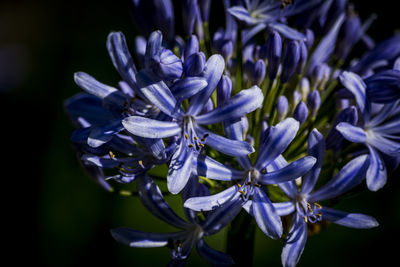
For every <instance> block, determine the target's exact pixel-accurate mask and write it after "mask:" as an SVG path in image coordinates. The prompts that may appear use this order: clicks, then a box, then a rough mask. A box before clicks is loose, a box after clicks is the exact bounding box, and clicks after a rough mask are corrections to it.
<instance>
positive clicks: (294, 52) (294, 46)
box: [281, 41, 300, 84]
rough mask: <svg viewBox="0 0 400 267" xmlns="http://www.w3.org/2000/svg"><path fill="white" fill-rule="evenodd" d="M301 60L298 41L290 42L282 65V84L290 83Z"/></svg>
mask: <svg viewBox="0 0 400 267" xmlns="http://www.w3.org/2000/svg"><path fill="white" fill-rule="evenodd" d="M299 60H300V45H299V43H298V42H297V41H290V42H289V43H288V45H287V47H286V50H285V56H284V58H283V63H282V74H281V83H282V84H284V83H286V82H288V81H289V80H290V79H291V78H292V77H293V75H294V74H295V71H296V68H297V65H298V63H299Z"/></svg>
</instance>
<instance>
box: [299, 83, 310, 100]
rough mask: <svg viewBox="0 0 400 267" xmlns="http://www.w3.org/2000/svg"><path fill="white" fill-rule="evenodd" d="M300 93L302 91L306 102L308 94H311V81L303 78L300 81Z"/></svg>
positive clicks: (302, 97)
mask: <svg viewBox="0 0 400 267" xmlns="http://www.w3.org/2000/svg"><path fill="white" fill-rule="evenodd" d="M300 91H301V99H302V100H303V101H306V99H307V96H308V94H309V93H310V81H309V80H308V79H307V78H306V77H303V78H302V79H301V81H300Z"/></svg>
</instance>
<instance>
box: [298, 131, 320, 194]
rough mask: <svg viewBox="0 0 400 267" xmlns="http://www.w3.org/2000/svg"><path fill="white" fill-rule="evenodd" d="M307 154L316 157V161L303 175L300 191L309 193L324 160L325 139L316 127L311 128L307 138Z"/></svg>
mask: <svg viewBox="0 0 400 267" xmlns="http://www.w3.org/2000/svg"><path fill="white" fill-rule="evenodd" d="M307 154H308V155H309V156H313V157H315V158H316V159H317V162H316V163H315V165H314V166H313V167H312V169H311V170H310V171H309V172H308V173H306V174H305V175H304V176H303V181H302V185H301V193H302V194H308V193H310V192H311V191H312V190H313V188H314V185H315V183H316V181H317V179H318V177H319V173H320V172H321V167H322V163H323V162H324V155H325V140H324V137H323V136H322V134H320V133H319V132H318V130H317V129H314V130H312V132H311V133H310V136H309V138H308V149H307Z"/></svg>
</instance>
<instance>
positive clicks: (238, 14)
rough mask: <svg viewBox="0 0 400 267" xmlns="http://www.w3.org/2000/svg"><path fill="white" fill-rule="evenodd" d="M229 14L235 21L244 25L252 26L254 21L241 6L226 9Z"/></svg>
mask: <svg viewBox="0 0 400 267" xmlns="http://www.w3.org/2000/svg"><path fill="white" fill-rule="evenodd" d="M228 12H229V14H231V15H232V16H233V17H234V18H235V19H237V20H238V21H239V22H241V23H243V24H244V25H253V24H254V20H253V17H252V16H251V15H250V14H249V12H248V11H247V10H246V9H245V8H244V7H242V6H233V7H230V8H228Z"/></svg>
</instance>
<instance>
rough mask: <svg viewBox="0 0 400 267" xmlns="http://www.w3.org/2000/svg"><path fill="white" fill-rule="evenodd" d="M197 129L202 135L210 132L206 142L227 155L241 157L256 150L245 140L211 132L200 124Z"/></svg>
mask: <svg viewBox="0 0 400 267" xmlns="http://www.w3.org/2000/svg"><path fill="white" fill-rule="evenodd" d="M196 131H197V132H198V133H199V134H200V135H201V136H204V135H206V134H208V136H207V138H206V139H205V144H207V145H209V146H211V147H212V148H214V149H215V150H218V151H220V152H222V153H224V154H226V155H229V156H233V157H235V156H238V157H240V156H246V155H248V154H250V153H253V152H254V148H253V147H252V146H251V145H250V144H249V143H247V142H245V141H238V140H231V139H228V138H225V137H222V136H220V135H217V134H214V133H212V132H209V131H207V130H205V129H203V128H201V127H199V126H198V127H196Z"/></svg>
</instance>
